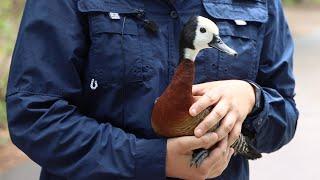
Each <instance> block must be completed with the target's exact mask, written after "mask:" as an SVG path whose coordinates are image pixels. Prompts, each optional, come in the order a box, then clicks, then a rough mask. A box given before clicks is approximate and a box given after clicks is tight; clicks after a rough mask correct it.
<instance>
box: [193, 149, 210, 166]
mask: <svg viewBox="0 0 320 180" xmlns="http://www.w3.org/2000/svg"><path fill="white" fill-rule="evenodd" d="M209 154H210V151H209V150H208V149H196V150H194V151H193V154H192V159H191V162H190V167H192V166H195V167H196V168H198V167H200V165H201V163H202V162H203V161H204V160H205V159H206V158H207V157H208V156H209Z"/></svg>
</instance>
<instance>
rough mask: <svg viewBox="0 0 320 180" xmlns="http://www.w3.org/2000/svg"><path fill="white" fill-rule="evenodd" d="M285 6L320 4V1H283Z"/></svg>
mask: <svg viewBox="0 0 320 180" xmlns="http://www.w3.org/2000/svg"><path fill="white" fill-rule="evenodd" d="M282 1H283V2H284V4H285V5H296V4H320V0H282Z"/></svg>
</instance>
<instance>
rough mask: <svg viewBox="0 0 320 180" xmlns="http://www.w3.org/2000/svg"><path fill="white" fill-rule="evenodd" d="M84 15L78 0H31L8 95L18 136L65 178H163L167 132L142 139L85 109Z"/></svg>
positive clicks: (33, 154)
mask: <svg viewBox="0 0 320 180" xmlns="http://www.w3.org/2000/svg"><path fill="white" fill-rule="evenodd" d="M86 22H87V21H86V19H85V17H82V16H81V14H79V13H78V11H77V8H76V1H75V0H50V1H47V0H28V1H27V3H26V7H25V12H24V16H23V20H22V23H21V26H20V32H19V35H18V39H17V43H16V47H15V51H14V55H13V60H12V65H11V70H10V77H9V83H8V90H7V97H6V101H7V111H8V121H9V129H10V134H11V137H12V141H13V142H14V143H15V144H16V145H17V146H18V147H19V148H20V149H21V150H22V151H24V152H25V153H26V154H27V155H28V156H29V157H30V158H31V159H32V160H34V161H35V162H36V163H38V164H39V165H41V166H42V167H43V168H44V169H45V170H46V171H48V172H49V173H51V174H54V175H56V176H60V177H63V178H66V179H114V178H115V177H116V178H121V179H126V178H128V179H129V178H134V179H155V178H159V179H164V178H165V159H166V140H165V139H139V138H137V137H136V136H135V135H133V134H128V133H126V132H124V131H123V130H122V129H119V128H116V127H113V126H112V125H111V124H108V123H105V124H101V123H98V122H97V121H96V120H95V119H92V118H90V117H87V116H85V115H84V114H82V113H81V111H79V104H80V102H81V97H82V82H81V75H80V74H81V73H80V72H81V69H82V68H83V67H82V64H83V61H86V56H87V52H88V44H89V41H88V37H87V34H88V32H87V28H86Z"/></svg>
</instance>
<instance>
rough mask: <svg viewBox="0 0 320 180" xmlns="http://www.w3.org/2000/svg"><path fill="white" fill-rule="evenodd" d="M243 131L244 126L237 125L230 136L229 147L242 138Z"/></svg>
mask: <svg viewBox="0 0 320 180" xmlns="http://www.w3.org/2000/svg"><path fill="white" fill-rule="evenodd" d="M241 129H242V124H241V123H236V124H235V125H234V127H233V129H232V131H231V132H230V134H229V147H230V146H231V145H233V144H234V143H235V142H236V141H237V140H238V139H239V137H240V133H241Z"/></svg>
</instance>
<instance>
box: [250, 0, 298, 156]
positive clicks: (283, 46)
mask: <svg viewBox="0 0 320 180" xmlns="http://www.w3.org/2000/svg"><path fill="white" fill-rule="evenodd" d="M267 2H268V6H269V21H268V23H267V24H265V36H264V42H263V46H262V53H261V59H260V66H259V71H258V76H257V80H256V83H257V84H258V85H260V86H261V88H262V99H263V102H264V108H263V110H262V111H261V112H260V114H258V115H257V116H255V117H249V118H248V119H247V120H246V121H245V125H247V126H249V127H250V129H251V130H252V131H253V132H254V134H255V138H254V143H255V146H256V148H257V149H258V150H259V151H260V152H265V153H270V152H273V151H276V150H278V149H279V148H281V147H282V146H284V145H285V144H287V143H288V142H289V141H290V140H291V139H292V138H293V136H294V134H295V130H296V124H297V119H298V115H299V113H298V110H297V108H296V104H295V101H294V95H295V92H294V91H295V80H294V76H293V51H294V44H293V40H292V37H291V34H290V31H289V28H288V25H287V22H286V20H285V17H284V13H283V9H282V5H281V1H280V0H270V1H267Z"/></svg>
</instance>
